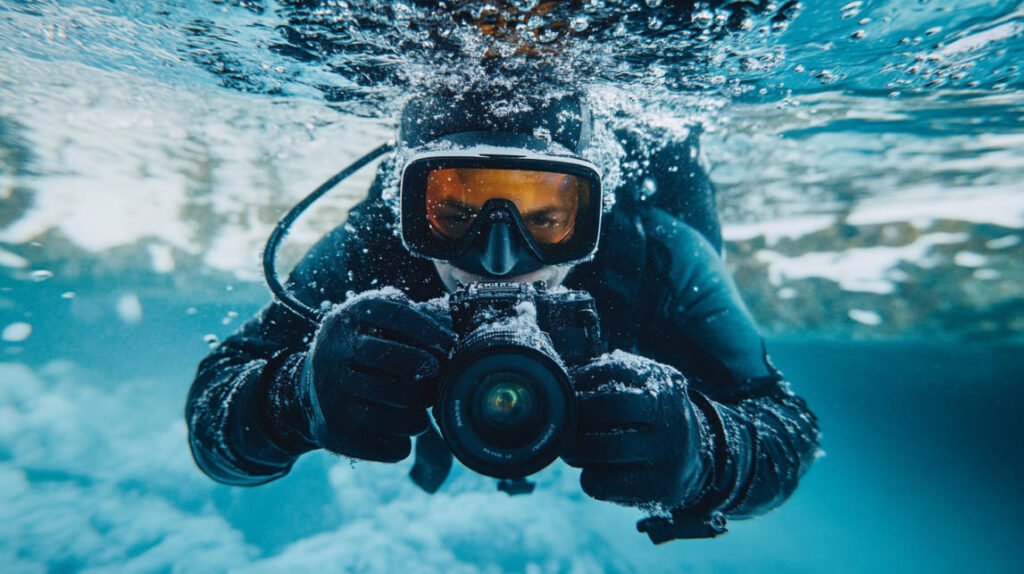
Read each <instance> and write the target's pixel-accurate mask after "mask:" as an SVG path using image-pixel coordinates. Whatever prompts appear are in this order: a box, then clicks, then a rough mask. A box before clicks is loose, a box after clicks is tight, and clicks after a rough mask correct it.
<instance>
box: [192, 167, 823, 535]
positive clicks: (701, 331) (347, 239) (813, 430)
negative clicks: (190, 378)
mask: <svg viewBox="0 0 1024 574" xmlns="http://www.w3.org/2000/svg"><path fill="white" fill-rule="evenodd" d="M681 172H682V174H683V176H690V177H691V179H692V178H693V177H696V180H694V181H690V182H688V185H691V188H690V189H698V190H699V189H704V190H705V191H706V192H708V193H710V192H711V189H712V188H711V186H710V182H708V181H707V178H706V175H704V174H703V172H702V171H700V170H699V169H690V170H686V169H683V170H681ZM673 177H676V178H677V180H678V177H679V176H673ZM380 179H381V178H380V177H378V179H377V183H375V185H374V187H373V188H372V189H371V191H370V194H369V196H368V198H367V199H366V200H365V201H363V202H362V203H361V204H359V205H357V206H356V207H354V208H353V209H352V210H351V211H350V212H349V217H348V221H347V222H346V223H345V224H344V225H342V226H340V227H338V228H337V229H335V230H334V231H332V232H331V233H329V234H328V235H327V236H325V237H324V238H323V239H322V240H321V241H320V242H319V243H318V244H317V245H316V246H315V247H314V248H313V249H312V250H311V251H310V252H309V253H308V254H307V255H306V257H305V258H304V259H303V260H302V262H301V263H300V264H299V266H298V267H297V268H296V269H295V271H294V272H293V273H292V275H291V278H290V280H289V282H290V288H291V289H292V290H293V291H294V292H295V293H296V294H297V295H298V297H299V298H300V299H301V300H303V301H305V302H306V303H307V304H308V305H310V306H313V307H318V306H319V305H320V304H321V303H322V302H324V301H329V302H341V301H344V300H345V298H346V295H347V294H349V293H359V292H362V291H366V290H370V289H376V288H380V287H382V286H386V285H390V286H394V287H397V288H398V289H401V290H402V291H404V292H406V293H407V294H408V295H409V297H410V298H411V299H413V300H415V301H424V300H427V299H430V298H434V297H438V296H441V295H443V294H444V293H445V289H444V287H443V285H442V283H441V281H440V279H439V278H438V277H437V274H436V271H435V269H434V266H433V264H432V263H430V262H429V261H426V260H422V259H416V258H414V257H412V256H411V255H409V254H408V253H407V252H406V250H405V249H404V247H403V246H402V244H401V240H400V239H399V237H398V235H397V234H396V233H395V232H394V226H395V220H394V219H395V218H394V212H393V211H392V210H391V208H390V207H388V206H387V205H385V203H384V202H383V200H382V199H381V197H380V191H381V189H380V184H379V181H380ZM701 186H703V187H701ZM662 187H664V184H662ZM619 197H620V201H619V203H618V204H617V205H616V207H615V208H614V209H613V210H612V212H611V213H610V214H609V215H608V217H607V218H606V221H605V224H604V227H603V230H602V237H601V242H600V247H599V249H598V256H597V257H596V258H595V259H594V260H593V261H591V262H588V263H585V264H581V265H579V266H577V267H576V268H575V269H574V270H573V271H572V273H571V274H570V276H569V278H568V279H567V281H566V285H567V286H568V287H570V288H573V289H582V290H585V291H588V292H590V293H591V294H592V295H593V296H594V298H595V300H596V302H597V305H598V310H599V313H600V317H601V322H602V332H603V333H604V334H605V336H606V337H607V338H608V343H609V348H610V349H623V350H626V351H630V352H633V353H636V354H640V355H644V356H646V357H649V358H651V359H654V360H656V361H659V362H662V363H665V364H668V365H671V366H673V367H675V368H677V369H679V371H681V372H682V373H683V374H684V375H685V376H686V377H687V378H688V379H689V389H690V390H689V394H690V397H691V400H692V401H693V403H694V404H695V405H696V407H697V408H698V409H700V410H701V411H702V414H703V416H704V417H706V419H707V420H708V421H711V424H712V427H713V428H714V441H713V442H714V445H713V446H710V447H709V448H710V449H711V450H712V451H713V452H712V453H710V456H711V459H712V460H713V466H714V472H712V473H710V474H709V476H708V478H707V480H708V481H709V484H708V485H707V488H706V489H705V491H706V492H707V493H709V494H708V495H707V496H704V497H703V498H702V501H701V504H702V505H703V506H705V507H707V508H711V509H717V510H720V511H722V512H724V513H725V514H726V515H728V516H733V517H739V516H750V515H754V514H758V513H761V512H764V511H766V510H768V509H771V508H773V507H775V506H777V505H779V504H780V503H781V502H782V501H783V500H785V499H786V498H787V497H788V496H789V495H790V494H791V493H792V492H793V490H794V489H795V488H796V486H797V482H798V480H799V478H800V477H801V476H802V475H803V474H804V472H805V471H806V470H807V469H808V467H809V466H810V464H811V462H812V461H813V459H814V457H815V452H816V451H817V448H818V429H817V422H816V419H815V417H814V415H813V414H812V413H811V412H810V411H809V410H808V408H807V406H806V404H805V403H804V401H803V400H802V399H800V398H799V397H797V396H796V395H794V394H793V393H792V392H791V391H790V390H789V387H788V384H787V383H786V382H785V381H784V380H783V379H782V377H781V375H780V374H779V373H778V372H777V371H776V370H775V369H774V368H773V367H772V366H771V364H770V363H769V362H768V358H767V355H766V354H765V352H764V347H763V343H762V339H761V337H760V336H759V334H758V332H757V330H756V326H755V325H754V322H753V320H752V318H751V317H750V315H749V312H748V311H747V310H746V308H745V306H744V305H743V303H742V301H741V299H740V297H739V294H738V292H737V290H736V287H735V285H734V284H733V282H732V280H731V278H730V276H729V274H728V272H727V270H726V269H725V267H724V263H723V261H722V258H721V257H720V256H719V254H718V250H717V249H716V247H715V246H713V245H712V242H717V241H720V236H718V235H717V234H718V227H717V220H715V221H714V225H708V224H707V223H706V220H708V219H709V218H708V217H707V214H706V213H705V214H704V215H701V214H699V213H698V214H697V215H696V220H695V222H694V223H695V224H697V226H698V227H702V229H701V231H697V230H696V229H695V227H694V226H692V225H688V224H687V223H686V221H684V219H683V218H681V217H677V216H674V215H670V214H669V213H668V212H666V211H664V210H663V209H660V208H658V207H655V206H654V203H655V202H652V201H650V200H647V201H641V199H640V197H639V196H629V195H628V194H620V196H619ZM701 203H702V204H705V205H707V204H709V202H708V201H706V200H705V201H702V202H701ZM710 205H712V206H713V201H711V202H710ZM705 211H706V210H705ZM682 215H684V216H685V214H682ZM711 219H714V218H711ZM701 221H704V222H705V223H699V222H701ZM313 335H314V327H313V326H312V325H310V324H309V323H307V322H305V321H303V320H302V319H299V318H297V317H296V316H294V315H293V314H292V313H291V312H290V311H288V310H287V309H285V308H284V307H283V306H282V305H280V304H278V303H271V304H270V305H269V306H267V307H266V308H265V309H263V311H261V312H260V313H259V314H258V315H257V316H256V317H254V318H253V319H251V320H250V321H248V322H247V323H245V324H244V325H243V326H242V327H241V328H240V329H239V330H238V331H237V332H236V333H235V334H234V335H232V336H230V337H228V338H227V339H225V340H224V341H223V342H222V343H221V344H220V345H219V346H218V347H217V348H216V349H215V350H214V351H213V352H212V353H211V354H210V355H209V356H208V357H206V358H205V359H204V360H203V361H202V363H201V364H200V365H199V369H198V372H197V375H196V379H195V382H194V383H193V385H192V389H191V391H190V393H189V396H188V404H187V407H186V418H187V422H188V427H189V431H190V444H191V447H192V452H193V455H194V457H195V460H196V462H197V464H198V465H199V467H200V468H201V469H202V470H203V471H204V472H205V473H206V474H208V475H209V476H210V477H212V478H214V479H215V480H217V481H220V482H224V483H227V484H233V485H258V484H263V483H266V482H268V481H271V480H274V479H276V478H279V477H281V476H284V475H285V474H287V473H288V471H289V469H290V468H291V465H292V464H293V463H294V461H295V460H296V458H297V457H298V456H299V455H301V454H302V453H304V452H307V451H309V450H312V449H313V448H314V445H312V444H310V443H309V442H308V441H307V440H306V439H304V438H302V436H300V434H299V433H298V432H296V431H295V430H294V429H296V428H300V426H301V424H302V423H301V421H299V420H296V419H297V418H298V417H299V416H301V415H300V409H298V408H297V406H296V405H294V404H289V398H288V397H290V396H292V394H291V393H289V392H286V391H287V389H288V388H289V387H291V386H293V385H294V384H295V381H296V379H297V377H299V376H300V372H301V369H302V363H303V360H304V357H305V354H306V352H307V349H308V346H309V344H310V342H311V340H312V337H313Z"/></svg>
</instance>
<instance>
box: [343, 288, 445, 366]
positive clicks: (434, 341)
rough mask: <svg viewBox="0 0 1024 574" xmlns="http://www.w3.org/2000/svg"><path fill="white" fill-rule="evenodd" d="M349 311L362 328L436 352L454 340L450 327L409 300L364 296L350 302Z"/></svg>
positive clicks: (442, 353) (439, 351)
mask: <svg viewBox="0 0 1024 574" xmlns="http://www.w3.org/2000/svg"><path fill="white" fill-rule="evenodd" d="M350 312H351V313H352V314H353V316H354V317H355V318H356V321H358V323H359V325H360V327H361V328H363V329H369V330H370V331H372V332H378V333H381V334H383V335H384V336H385V337H387V338H389V339H394V340H396V341H402V342H404V343H406V344H409V345H413V346H416V347H419V348H422V349H427V350H430V351H432V352H434V353H437V354H440V355H446V354H447V353H448V350H449V349H450V348H451V346H452V345H453V344H454V343H455V333H454V332H453V331H452V330H451V329H448V328H447V327H445V326H444V325H442V324H441V323H439V322H438V321H437V320H435V319H434V318H433V317H431V316H430V314H428V313H427V312H426V311H424V310H423V309H420V308H418V307H414V306H413V305H411V304H410V303H409V302H403V301H393V300H390V299H367V300H365V301H360V302H358V303H356V304H354V305H353V307H352V308H351V310H350Z"/></svg>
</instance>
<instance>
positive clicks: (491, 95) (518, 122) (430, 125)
mask: <svg viewBox="0 0 1024 574" xmlns="http://www.w3.org/2000/svg"><path fill="white" fill-rule="evenodd" d="M590 134H591V116H590V110H589V109H588V107H587V104H586V100H585V99H584V98H583V97H582V96H581V95H579V94H566V95H518V96H516V97H508V98H505V97H503V96H502V94H500V93H498V92H495V91H490V90H488V91H467V92H464V93H459V94H453V93H448V92H436V93H431V94H427V95H423V96H418V97H414V98H413V99H411V100H410V101H409V102H408V103H407V104H406V106H405V109H404V110H403V111H402V117H401V122H400V125H399V140H400V142H401V145H402V147H404V148H406V149H415V148H419V147H422V146H424V145H426V144H429V143H431V142H434V141H436V140H438V139H440V138H446V139H448V138H450V137H451V136H456V135H457V136H459V138H460V139H476V142H475V143H485V144H488V145H502V144H503V143H504V144H505V145H508V144H511V143H512V142H511V141H508V140H509V139H510V138H514V139H515V140H518V141H517V144H516V145H523V146H524V147H528V148H532V149H533V150H534V151H543V148H544V147H547V146H549V145H550V144H557V146H559V147H561V148H563V149H564V150H565V151H568V152H570V153H573V154H576V155H577V156H578V155H580V154H581V153H582V152H583V150H584V149H585V148H586V147H587V145H588V144H589V142H590ZM514 136H519V137H514ZM523 139H529V140H533V141H532V142H526V143H525V144H524V142H523V141H522V140H523ZM503 140H505V141H503ZM506 142H507V143H506Z"/></svg>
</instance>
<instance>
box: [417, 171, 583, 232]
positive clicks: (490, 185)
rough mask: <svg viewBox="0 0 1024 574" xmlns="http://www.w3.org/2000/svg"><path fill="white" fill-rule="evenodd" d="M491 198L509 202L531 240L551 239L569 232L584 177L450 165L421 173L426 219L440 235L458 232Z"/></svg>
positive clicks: (579, 208) (464, 229) (572, 228)
mask: <svg viewBox="0 0 1024 574" xmlns="http://www.w3.org/2000/svg"><path fill="white" fill-rule="evenodd" d="M492 199H506V200H508V201H511V202H512V203H514V204H515V206H516V209H518V210H519V215H520V217H522V219H523V223H525V224H526V228H527V230H528V231H529V232H530V235H531V236H532V237H533V240H534V241H536V242H537V243H539V244H542V245H553V244H558V243H563V242H565V241H568V240H569V239H570V238H571V237H572V236H573V232H574V231H575V230H576V221H577V216H578V215H579V214H580V213H581V211H584V210H586V209H587V208H588V207H589V205H588V203H589V199H590V182H588V181H587V180H586V179H583V178H581V177H578V176H575V175H572V174H566V173H556V172H548V171H529V170H520V169H487V168H461V167H450V168H441V169H435V170H432V171H431V172H430V173H429V174H428V175H427V194H426V200H427V220H428V221H429V222H430V228H431V229H432V230H433V231H434V233H436V234H438V235H440V236H441V237H444V238H447V239H460V238H462V237H463V236H464V235H465V234H466V232H467V231H468V230H469V228H470V226H472V225H473V221H474V219H476V216H477V215H478V214H479V213H480V211H481V210H482V209H483V207H484V204H486V203H487V202H488V201H490V200H492Z"/></svg>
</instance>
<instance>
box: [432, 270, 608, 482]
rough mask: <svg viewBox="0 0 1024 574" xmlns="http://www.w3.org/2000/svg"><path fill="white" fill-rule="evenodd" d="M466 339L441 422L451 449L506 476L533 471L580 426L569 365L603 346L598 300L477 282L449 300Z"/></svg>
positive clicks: (450, 372) (444, 381)
mask: <svg viewBox="0 0 1024 574" xmlns="http://www.w3.org/2000/svg"><path fill="white" fill-rule="evenodd" d="M449 312H450V314H451V318H452V323H453V325H454V328H455V331H456V333H458V335H459V343H458V344H457V345H456V347H455V349H454V351H453V354H452V357H451V361H450V362H449V365H448V368H447V369H446V370H445V372H444V373H443V375H442V377H441V387H440V389H439V393H438V402H437V404H436V405H435V406H434V419H435V420H436V421H437V426H438V428H439V429H440V430H441V434H442V436H443V437H444V439H445V441H446V442H447V443H448V446H449V448H450V449H451V451H452V454H454V455H455V457H456V458H458V459H459V460H460V461H461V462H462V463H463V464H465V465H466V466H467V467H468V468H470V469H472V470H475V471H476V472H479V473H481V474H485V475H488V476H493V477H495V478H501V479H516V478H522V477H525V476H528V475H530V474H533V473H535V472H537V471H539V470H541V469H542V468H544V467H546V466H547V465H549V464H551V462H553V461H554V460H555V459H556V458H558V456H559V455H560V454H561V453H562V451H563V450H564V448H565V446H566V443H567V441H568V440H569V439H570V438H571V436H572V434H573V430H574V429H575V425H576V394H575V390H574V389H573V385H572V380H571V378H570V377H569V373H568V369H570V368H572V367H574V366H577V365H581V364H583V363H585V362H586V361H588V360H590V359H591V358H593V357H596V356H598V355H599V354H601V353H602V352H603V351H604V348H603V346H604V343H603V341H602V339H601V335H600V321H599V318H598V315H597V310H596V307H595V304H594V299H593V298H592V297H591V296H590V295H589V294H588V293H585V292H583V291H573V290H569V289H558V290H548V289H546V288H545V286H544V284H543V283H542V282H541V283H535V284H531V283H522V282H494V283H474V284H472V285H469V286H466V287H461V288H460V289H459V290H458V291H456V292H455V293H453V294H452V296H451V298H450V299H449Z"/></svg>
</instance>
